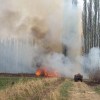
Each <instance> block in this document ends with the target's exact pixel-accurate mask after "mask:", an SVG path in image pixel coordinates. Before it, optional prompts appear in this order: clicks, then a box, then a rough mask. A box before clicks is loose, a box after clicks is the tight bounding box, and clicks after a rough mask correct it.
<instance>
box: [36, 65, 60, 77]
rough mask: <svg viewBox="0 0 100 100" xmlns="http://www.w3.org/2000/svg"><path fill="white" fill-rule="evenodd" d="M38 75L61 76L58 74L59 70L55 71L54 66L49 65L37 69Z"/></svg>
mask: <svg viewBox="0 0 100 100" xmlns="http://www.w3.org/2000/svg"><path fill="white" fill-rule="evenodd" d="M35 75H36V76H38V77H39V76H43V77H59V76H60V75H59V74H58V72H57V71H54V69H52V68H47V67H40V68H38V69H37V71H36V73H35Z"/></svg>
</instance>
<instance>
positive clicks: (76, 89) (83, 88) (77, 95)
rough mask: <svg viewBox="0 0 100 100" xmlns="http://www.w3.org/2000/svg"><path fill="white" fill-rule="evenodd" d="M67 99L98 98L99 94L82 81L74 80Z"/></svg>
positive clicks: (99, 98)
mask: <svg viewBox="0 0 100 100" xmlns="http://www.w3.org/2000/svg"><path fill="white" fill-rule="evenodd" d="M69 92H70V98H69V100H100V95H99V94H97V93H96V91H93V89H91V88H90V87H89V86H88V85H87V84H85V83H84V82H76V83H75V82H74V83H73V87H72V89H71V91H69Z"/></svg>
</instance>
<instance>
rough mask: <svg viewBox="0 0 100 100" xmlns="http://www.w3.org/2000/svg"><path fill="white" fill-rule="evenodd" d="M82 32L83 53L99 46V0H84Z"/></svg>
mask: <svg viewBox="0 0 100 100" xmlns="http://www.w3.org/2000/svg"><path fill="white" fill-rule="evenodd" d="M83 33H84V43H85V53H88V51H89V49H90V48H92V47H100V0H84V10H83Z"/></svg>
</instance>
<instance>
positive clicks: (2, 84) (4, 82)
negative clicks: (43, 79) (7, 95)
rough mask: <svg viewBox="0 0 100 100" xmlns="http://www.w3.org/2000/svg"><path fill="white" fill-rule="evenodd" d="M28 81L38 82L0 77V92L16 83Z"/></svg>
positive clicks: (26, 78) (20, 78) (24, 78)
mask: <svg viewBox="0 0 100 100" xmlns="http://www.w3.org/2000/svg"><path fill="white" fill-rule="evenodd" d="M29 80H38V78H31V77H30V78H29V77H3V76H2V77H0V90H1V89H5V88H7V87H9V86H12V85H14V84H16V83H20V82H27V81H29Z"/></svg>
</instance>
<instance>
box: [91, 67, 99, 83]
mask: <svg viewBox="0 0 100 100" xmlns="http://www.w3.org/2000/svg"><path fill="white" fill-rule="evenodd" d="M89 79H90V80H91V81H92V82H97V83H100V68H99V67H98V68H96V69H92V70H91V71H90V72H89Z"/></svg>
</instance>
